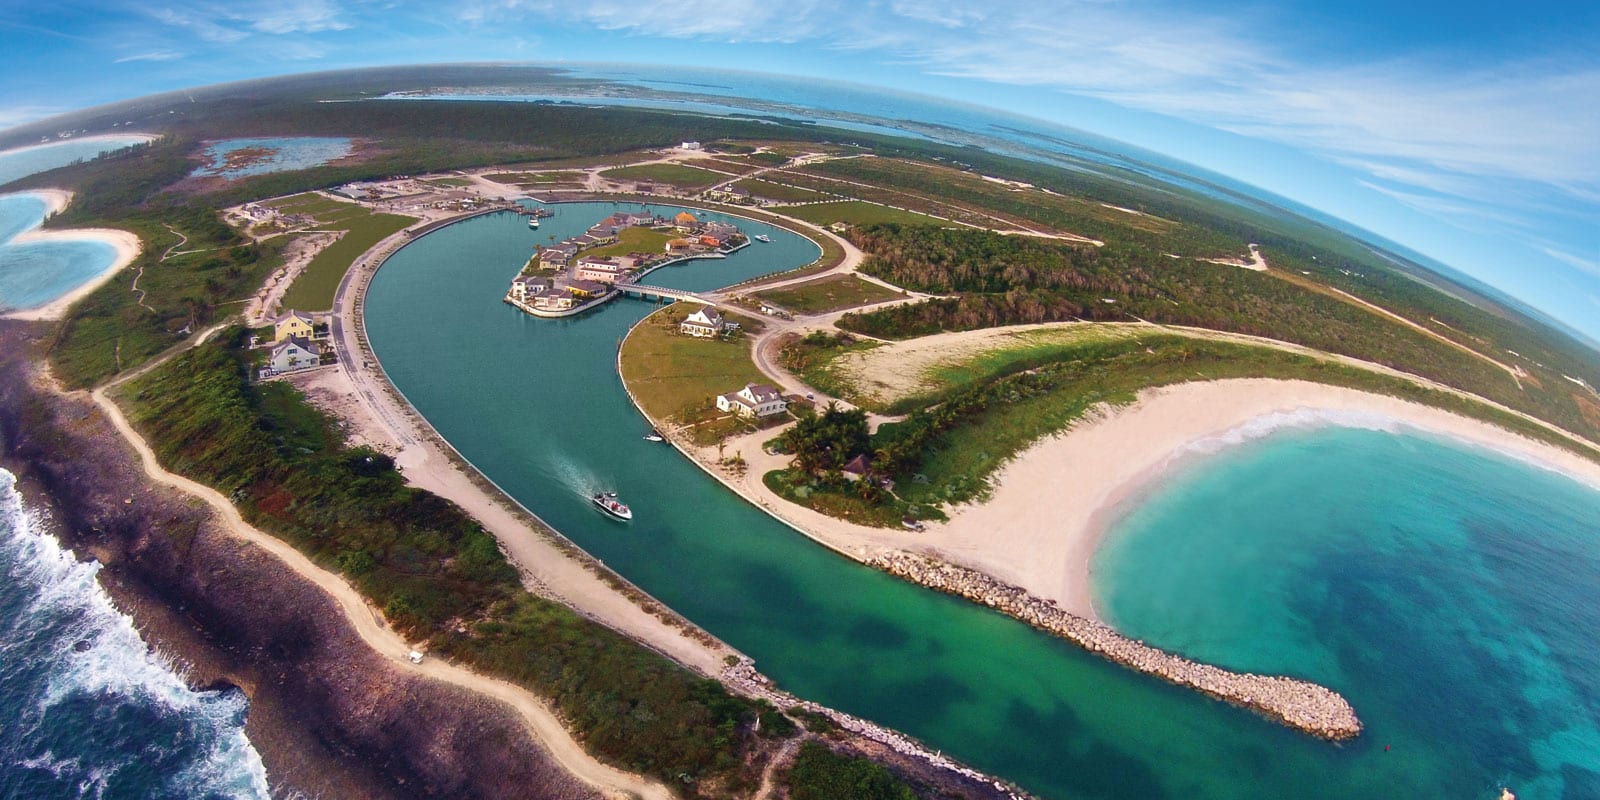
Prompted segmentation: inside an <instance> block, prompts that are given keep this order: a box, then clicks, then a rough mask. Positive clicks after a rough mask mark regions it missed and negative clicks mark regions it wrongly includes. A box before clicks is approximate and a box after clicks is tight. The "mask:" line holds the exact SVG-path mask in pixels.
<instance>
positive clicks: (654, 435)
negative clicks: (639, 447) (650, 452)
mask: <svg viewBox="0 0 1600 800" xmlns="http://www.w3.org/2000/svg"><path fill="white" fill-rule="evenodd" d="M644 440H645V441H647V442H664V441H666V440H667V437H665V436H662V435H661V432H660V431H658V430H655V429H654V428H652V429H651V430H650V432H649V433H647V434H645V435H644Z"/></svg>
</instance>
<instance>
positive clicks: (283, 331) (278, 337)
mask: <svg viewBox="0 0 1600 800" xmlns="http://www.w3.org/2000/svg"><path fill="white" fill-rule="evenodd" d="M315 321H316V320H314V319H312V317H311V315H310V314H306V313H304V312H300V311H295V310H294V309H292V308H291V309H289V313H287V314H284V315H283V316H281V317H279V318H278V321H277V322H274V323H272V341H273V342H274V343H277V342H282V341H283V340H285V339H288V338H289V337H291V336H298V337H300V338H302V339H310V338H311V336H312V328H313V323H315Z"/></svg>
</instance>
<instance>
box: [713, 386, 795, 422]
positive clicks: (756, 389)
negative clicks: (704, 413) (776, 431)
mask: <svg viewBox="0 0 1600 800" xmlns="http://www.w3.org/2000/svg"><path fill="white" fill-rule="evenodd" d="M717 408H718V409H719V410H721V411H730V412H733V413H735V414H738V415H739V416H741V417H770V416H772V415H773V414H782V413H783V412H784V411H787V410H788V408H789V403H788V401H786V400H784V399H783V395H781V394H779V393H778V390H777V389H774V388H772V387H771V386H768V385H766V384H764V383H747V384H745V386H744V388H743V389H740V390H739V391H737V392H729V393H727V394H722V395H717Z"/></svg>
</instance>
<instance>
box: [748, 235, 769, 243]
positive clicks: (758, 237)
mask: <svg viewBox="0 0 1600 800" xmlns="http://www.w3.org/2000/svg"><path fill="white" fill-rule="evenodd" d="M751 238H752V239H755V240H756V241H758V242H770V241H772V237H771V236H768V235H766V234H764V233H758V234H756V235H755V236H752V237H751Z"/></svg>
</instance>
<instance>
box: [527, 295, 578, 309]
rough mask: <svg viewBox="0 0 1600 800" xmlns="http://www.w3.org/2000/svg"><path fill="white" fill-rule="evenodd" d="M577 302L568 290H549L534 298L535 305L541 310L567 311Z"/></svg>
mask: <svg viewBox="0 0 1600 800" xmlns="http://www.w3.org/2000/svg"><path fill="white" fill-rule="evenodd" d="M577 304H578V301H577V300H574V299H573V297H572V295H570V294H568V293H566V292H549V293H546V294H542V295H539V296H538V297H535V298H534V299H533V307H534V308H537V309H539V310H540V311H566V310H568V309H570V308H572V307H573V306H575V305H577Z"/></svg>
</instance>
